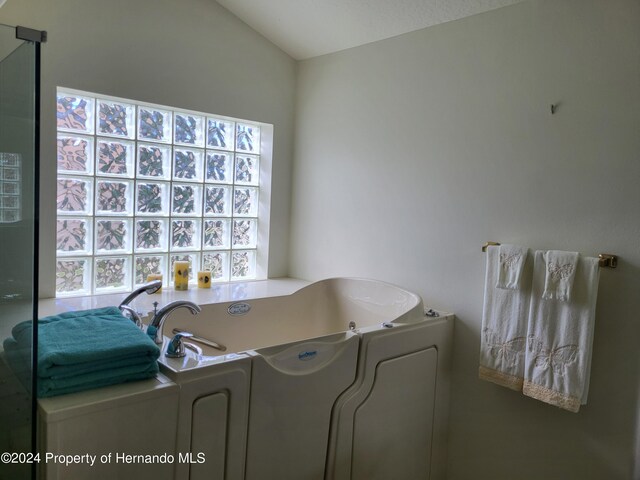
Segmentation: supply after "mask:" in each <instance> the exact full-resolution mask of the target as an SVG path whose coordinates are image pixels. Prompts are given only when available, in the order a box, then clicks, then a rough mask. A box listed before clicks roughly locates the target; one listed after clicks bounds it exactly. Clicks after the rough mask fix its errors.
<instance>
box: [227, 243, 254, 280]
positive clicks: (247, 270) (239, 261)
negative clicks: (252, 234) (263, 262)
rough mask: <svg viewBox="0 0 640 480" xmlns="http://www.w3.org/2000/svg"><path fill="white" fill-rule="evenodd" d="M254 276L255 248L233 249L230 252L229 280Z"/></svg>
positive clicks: (246, 278)
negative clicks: (233, 250)
mask: <svg viewBox="0 0 640 480" xmlns="http://www.w3.org/2000/svg"><path fill="white" fill-rule="evenodd" d="M255 276H256V252H255V250H244V251H235V252H233V253H232V254H231V280H241V279H242V280H248V279H252V278H255Z"/></svg>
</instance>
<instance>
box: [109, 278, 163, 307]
mask: <svg viewBox="0 0 640 480" xmlns="http://www.w3.org/2000/svg"><path fill="white" fill-rule="evenodd" d="M160 288H162V280H154V281H153V282H149V283H147V284H145V285H142V286H141V287H139V288H136V289H135V290H134V291H133V292H131V293H130V294H129V295H127V297H126V298H125V299H124V300H122V302H120V305H119V308H120V309H121V310H122V307H124V306H126V305H129V304H130V303H131V302H132V301H133V299H134V298H136V297H137V296H138V295H141V294H143V293H144V292H147V293H148V294H152V293H156V292H157V291H158V290H160Z"/></svg>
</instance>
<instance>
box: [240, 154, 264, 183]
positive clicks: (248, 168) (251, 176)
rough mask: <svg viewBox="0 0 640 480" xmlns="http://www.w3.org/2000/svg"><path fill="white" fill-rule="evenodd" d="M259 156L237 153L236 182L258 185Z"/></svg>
mask: <svg viewBox="0 0 640 480" xmlns="http://www.w3.org/2000/svg"><path fill="white" fill-rule="evenodd" d="M259 172H260V167H259V166H258V157H256V156H254V155H236V165H235V182H236V183H239V184H244V185H258V174H259Z"/></svg>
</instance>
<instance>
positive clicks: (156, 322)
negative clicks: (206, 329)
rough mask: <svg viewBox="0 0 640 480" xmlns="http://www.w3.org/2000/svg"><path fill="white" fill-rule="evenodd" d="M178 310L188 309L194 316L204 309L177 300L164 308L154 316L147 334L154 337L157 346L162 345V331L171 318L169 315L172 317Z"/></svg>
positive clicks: (185, 301)
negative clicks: (167, 320)
mask: <svg viewBox="0 0 640 480" xmlns="http://www.w3.org/2000/svg"><path fill="white" fill-rule="evenodd" d="M178 308H186V309H188V310H189V311H190V312H191V314H192V315H197V314H198V313H200V312H201V311H202V309H201V308H200V307H199V306H198V305H196V304H195V303H193V302H190V301H188V300H177V301H175V302H171V303H170V304H168V305H165V306H164V307H162V308H161V309H160V310H158V311H157V312H156V314H155V315H154V316H153V318H152V319H151V323H150V324H149V327H148V329H147V333H148V334H149V335H150V336H152V337H153V340H154V341H155V342H156V343H157V344H161V343H162V337H163V335H162V330H163V328H164V322H165V321H166V319H167V318H168V317H169V315H171V313H172V312H173V311H174V310H177V309H178Z"/></svg>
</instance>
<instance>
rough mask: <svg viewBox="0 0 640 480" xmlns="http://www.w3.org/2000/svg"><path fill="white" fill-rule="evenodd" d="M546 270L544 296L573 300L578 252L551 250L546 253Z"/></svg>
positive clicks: (562, 300)
mask: <svg viewBox="0 0 640 480" xmlns="http://www.w3.org/2000/svg"><path fill="white" fill-rule="evenodd" d="M544 259H545V261H546V272H545V277H544V292H543V293H542V298H545V299H547V300H554V299H555V300H559V301H561V302H568V301H569V300H571V290H572V287H573V279H574V278H575V274H576V266H577V263H578V252H562V251H560V250H549V251H548V252H546V253H545V254H544Z"/></svg>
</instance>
